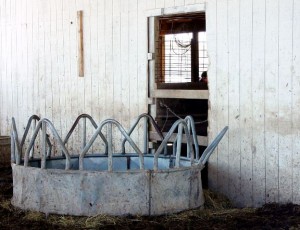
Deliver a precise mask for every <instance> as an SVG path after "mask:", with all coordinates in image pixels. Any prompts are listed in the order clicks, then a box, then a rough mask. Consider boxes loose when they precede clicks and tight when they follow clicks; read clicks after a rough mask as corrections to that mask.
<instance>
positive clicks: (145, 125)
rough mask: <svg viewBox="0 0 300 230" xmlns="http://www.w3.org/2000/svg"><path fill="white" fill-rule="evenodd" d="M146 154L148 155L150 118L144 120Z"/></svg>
mask: <svg viewBox="0 0 300 230" xmlns="http://www.w3.org/2000/svg"><path fill="white" fill-rule="evenodd" d="M144 121H145V122H144V154H147V153H148V147H149V139H148V118H147V117H145V118H144Z"/></svg>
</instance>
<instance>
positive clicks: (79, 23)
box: [77, 10, 84, 77]
mask: <svg viewBox="0 0 300 230" xmlns="http://www.w3.org/2000/svg"><path fill="white" fill-rule="evenodd" d="M77 28H78V75H79V77H84V53H83V52H84V49H83V11H82V10H79V11H77Z"/></svg>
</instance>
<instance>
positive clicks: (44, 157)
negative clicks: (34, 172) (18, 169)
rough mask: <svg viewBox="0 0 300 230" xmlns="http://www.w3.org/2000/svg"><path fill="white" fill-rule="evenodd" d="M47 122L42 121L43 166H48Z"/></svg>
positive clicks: (43, 167)
mask: <svg viewBox="0 0 300 230" xmlns="http://www.w3.org/2000/svg"><path fill="white" fill-rule="evenodd" d="M46 143H47V142H46V123H45V122H44V121H43V122H42V154H41V155H42V159H41V168H42V169H45V168H46V155H47V149H46V148H47V147H46Z"/></svg>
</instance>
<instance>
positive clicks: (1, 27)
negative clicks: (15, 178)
mask: <svg viewBox="0 0 300 230" xmlns="http://www.w3.org/2000/svg"><path fill="white" fill-rule="evenodd" d="M6 4H7V3H6V0H5V1H3V3H2V5H1V8H0V15H1V18H0V31H1V34H3V36H1V38H0V39H1V40H0V47H1V52H0V57H1V59H0V60H1V64H0V67H1V68H0V74H1V75H0V78H1V79H0V80H1V88H0V90H1V101H0V103H1V104H0V105H1V109H0V118H1V121H0V133H1V135H7V134H8V133H6V130H5V127H6V124H5V119H6V114H7V113H6V109H7V108H6V91H5V89H6V87H5V86H6V62H7V59H6V57H5V54H6V36H5V35H6V32H7V31H6V26H7V23H6V21H5V19H6V11H5V10H6Z"/></svg>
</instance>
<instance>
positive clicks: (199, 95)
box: [150, 89, 208, 99]
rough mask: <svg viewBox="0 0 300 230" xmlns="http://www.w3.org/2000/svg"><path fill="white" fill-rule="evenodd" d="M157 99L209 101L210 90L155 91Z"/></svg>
mask: <svg viewBox="0 0 300 230" xmlns="http://www.w3.org/2000/svg"><path fill="white" fill-rule="evenodd" d="M150 96H151V97H155V98H182V99H208V90H166V89H162V90H158V89H157V90H153V92H152V93H151V95H150Z"/></svg>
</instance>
